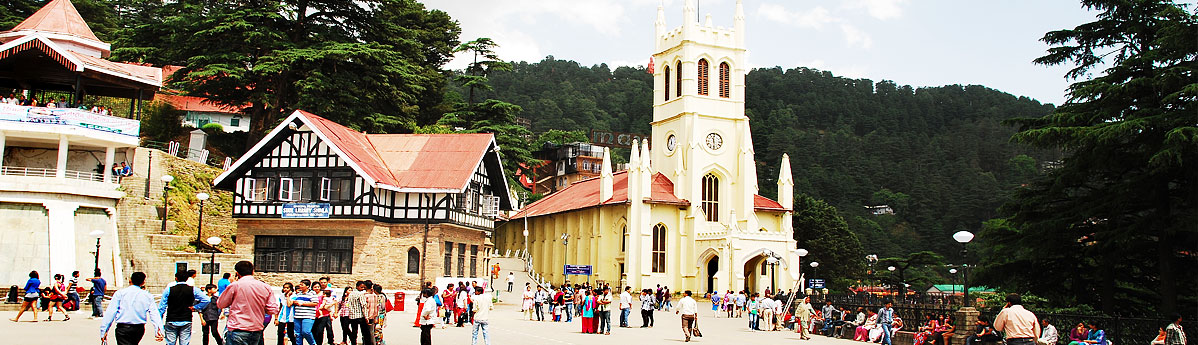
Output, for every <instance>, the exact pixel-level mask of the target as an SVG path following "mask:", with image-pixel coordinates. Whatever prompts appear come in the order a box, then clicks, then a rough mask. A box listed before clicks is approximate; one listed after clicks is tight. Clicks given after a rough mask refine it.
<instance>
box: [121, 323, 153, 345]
mask: <svg viewBox="0 0 1198 345" xmlns="http://www.w3.org/2000/svg"><path fill="white" fill-rule="evenodd" d="M115 333H116V345H137V343H140V342H141V337H142V336H143V335H145V334H146V325H145V324H143V323H118V324H117V325H116V332H115Z"/></svg>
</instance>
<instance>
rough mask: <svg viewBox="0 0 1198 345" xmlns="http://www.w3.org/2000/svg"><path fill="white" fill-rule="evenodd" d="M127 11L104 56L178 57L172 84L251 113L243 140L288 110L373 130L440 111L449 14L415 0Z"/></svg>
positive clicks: (151, 6)
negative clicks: (124, 25) (125, 21)
mask: <svg viewBox="0 0 1198 345" xmlns="http://www.w3.org/2000/svg"><path fill="white" fill-rule="evenodd" d="M135 8H136V10H133V11H131V13H129V16H130V18H134V19H131V20H130V21H131V23H130V24H129V25H128V26H127V28H126V29H124V30H123V31H122V35H120V37H119V39H118V40H117V42H115V43H116V44H114V46H117V47H120V48H119V49H116V50H114V52H113V55H114V57H115V58H117V59H121V60H133V61H143V62H150V63H154V64H160V65H166V64H173V65H182V66H184V68H183V69H181V70H180V71H179V72H176V73H175V75H174V76H173V77H172V78H171V84H172V86H173V87H176V88H179V89H182V90H184V91H186V92H188V93H189V94H191V95H196V96H203V97H206V98H208V99H210V100H212V101H214V102H215V103H217V104H220V105H226V106H232V107H239V108H240V107H244V108H245V109H246V111H247V112H248V113H249V115H250V116H251V118H252V120H251V121H252V122H251V125H250V133H249V134H250V140H249V142H250V143H253V142H256V141H257V139H259V138H261V136H262V135H264V134H265V132H266V131H267V130H269V129H270V128H271V127H272V126H273V125H274V124H276V123H277V122H278V121H279V119H280V118H281V117H282V116H283V115H285V114H287V113H288V112H290V111H292V110H294V109H304V110H308V111H311V112H313V113H316V114H320V115H321V116H323V117H326V118H329V119H330V120H333V121H336V122H338V123H341V124H344V125H347V126H349V127H351V128H354V129H359V130H363V131H369V132H374V133H387V132H408V131H411V130H412V129H414V127H415V126H416V124H417V121H418V120H419V119H422V118H423V119H426V120H429V121H431V119H435V118H437V117H439V116H440V112H443V110H444V109H442V108H440V107H441V106H442V105H441V100H442V95H443V94H444V92H445V91H444V86H445V79H444V77H442V75H441V74H440V73H441V70H440V66H441V65H442V64H443V63H444V62H445V61H447V60H448V58H449V56H451V54H452V53H453V50H452V48H453V47H456V46H457V34H458V33H459V32H460V29H459V28H458V26H457V23H456V22H454V21H452V19H450V18H449V16H448V15H446V14H445V13H443V12H441V11H437V10H426V9H425V8H424V5H422V4H420V3H418V2H416V1H414V0H370V1H349V0H328V1H318V2H312V1H306V0H272V1H265V2H261V1H260V2H241V1H229V0H217V1H214V2H204V3H195V2H171V3H151V2H147V3H145V4H140V5H139V6H136V7H135ZM422 107H424V108H426V109H422ZM429 112H435V113H436V114H435V115H430V114H429Z"/></svg>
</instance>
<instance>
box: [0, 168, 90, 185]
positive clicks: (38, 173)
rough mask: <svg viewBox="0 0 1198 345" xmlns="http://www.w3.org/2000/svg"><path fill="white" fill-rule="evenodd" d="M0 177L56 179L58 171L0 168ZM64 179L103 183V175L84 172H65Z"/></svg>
mask: <svg viewBox="0 0 1198 345" xmlns="http://www.w3.org/2000/svg"><path fill="white" fill-rule="evenodd" d="M0 175H7V176H29V177H58V171H57V170H55V169H46V168H28V167H11V166H5V167H0ZM65 175H66V178H69V179H73V180H83V181H93V182H104V175H101V174H97V173H92V172H86V171H75V170H67V171H65Z"/></svg>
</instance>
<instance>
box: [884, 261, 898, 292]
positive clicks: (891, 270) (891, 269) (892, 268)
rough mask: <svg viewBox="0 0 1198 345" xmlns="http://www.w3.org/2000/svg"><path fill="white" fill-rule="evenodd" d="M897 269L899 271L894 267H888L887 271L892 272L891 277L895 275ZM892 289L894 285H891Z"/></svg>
mask: <svg viewBox="0 0 1198 345" xmlns="http://www.w3.org/2000/svg"><path fill="white" fill-rule="evenodd" d="M896 269H898V267H894V266H890V267H886V270H887V271H890V275H894V270H896ZM891 287H894V285H891ZM893 290H894V289H891V292H893Z"/></svg>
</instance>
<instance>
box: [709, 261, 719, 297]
mask: <svg viewBox="0 0 1198 345" xmlns="http://www.w3.org/2000/svg"><path fill="white" fill-rule="evenodd" d="M719 271H720V257H719V256H718V255H712V256H711V259H708V260H707V292H715V291H716V287H715V275H716V273H718V272H719Z"/></svg>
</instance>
